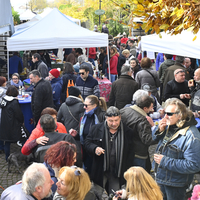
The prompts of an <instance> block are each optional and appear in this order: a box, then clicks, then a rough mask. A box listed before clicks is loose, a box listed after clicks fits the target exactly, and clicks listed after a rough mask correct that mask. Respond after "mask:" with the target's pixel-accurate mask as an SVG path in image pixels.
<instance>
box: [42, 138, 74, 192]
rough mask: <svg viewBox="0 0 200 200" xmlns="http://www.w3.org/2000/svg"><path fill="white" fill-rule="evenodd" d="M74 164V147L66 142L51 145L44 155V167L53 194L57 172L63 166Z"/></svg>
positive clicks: (55, 187)
mask: <svg viewBox="0 0 200 200" xmlns="http://www.w3.org/2000/svg"><path fill="white" fill-rule="evenodd" d="M75 162H76V145H75V144H71V143H69V142H66V141H61V142H57V143H56V144H54V145H52V146H51V147H50V148H49V149H48V150H47V151H46V153H45V156H44V165H45V166H46V167H47V169H48V170H49V173H50V175H51V179H52V180H53V182H54V184H53V185H52V188H51V189H52V192H53V193H55V191H56V189H57V186H56V183H57V181H58V179H57V177H58V173H59V170H60V169H61V168H62V167H64V166H72V165H74V163H75Z"/></svg>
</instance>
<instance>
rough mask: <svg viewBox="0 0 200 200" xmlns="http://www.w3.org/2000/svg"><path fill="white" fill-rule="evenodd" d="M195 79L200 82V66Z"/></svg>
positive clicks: (195, 73)
mask: <svg viewBox="0 0 200 200" xmlns="http://www.w3.org/2000/svg"><path fill="white" fill-rule="evenodd" d="M194 80H195V81H196V82H197V83H200V68H198V69H196V70H195V72H194Z"/></svg>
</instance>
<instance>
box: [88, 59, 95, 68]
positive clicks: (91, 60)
mask: <svg viewBox="0 0 200 200" xmlns="http://www.w3.org/2000/svg"><path fill="white" fill-rule="evenodd" d="M88 61H90V62H91V63H92V64H93V65H94V66H95V62H94V59H93V58H88Z"/></svg>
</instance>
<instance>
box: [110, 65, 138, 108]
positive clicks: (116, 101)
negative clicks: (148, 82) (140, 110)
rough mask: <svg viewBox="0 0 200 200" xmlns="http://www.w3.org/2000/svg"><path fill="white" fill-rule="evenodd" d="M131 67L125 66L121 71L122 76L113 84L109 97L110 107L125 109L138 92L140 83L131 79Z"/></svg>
mask: <svg viewBox="0 0 200 200" xmlns="http://www.w3.org/2000/svg"><path fill="white" fill-rule="evenodd" d="M131 75H132V71H131V67H130V65H124V66H122V69H121V76H120V77H119V79H117V80H116V81H114V82H113V83H112V88H111V92H110V96H109V106H116V107H117V108H118V109H121V108H123V107H124V106H125V105H126V104H128V103H131V100H132V96H133V94H134V93H135V92H136V91H137V90H138V83H137V82H136V81H135V80H134V79H133V78H132V77H131Z"/></svg>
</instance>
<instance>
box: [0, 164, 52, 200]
mask: <svg viewBox="0 0 200 200" xmlns="http://www.w3.org/2000/svg"><path fill="white" fill-rule="evenodd" d="M52 185H53V180H51V176H50V173H49V171H48V169H47V168H46V167H45V166H44V165H43V164H40V163H33V164H32V165H30V166H29V167H28V168H27V169H26V171H25V172H24V175H23V177H22V183H20V184H17V185H13V186H10V187H8V188H7V189H6V190H4V192H3V193H2V195H1V200H19V199H20V200H35V199H37V200H41V199H44V198H45V199H48V197H50V196H51V194H52V191H51V186H52ZM49 199H50V198H49Z"/></svg>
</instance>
